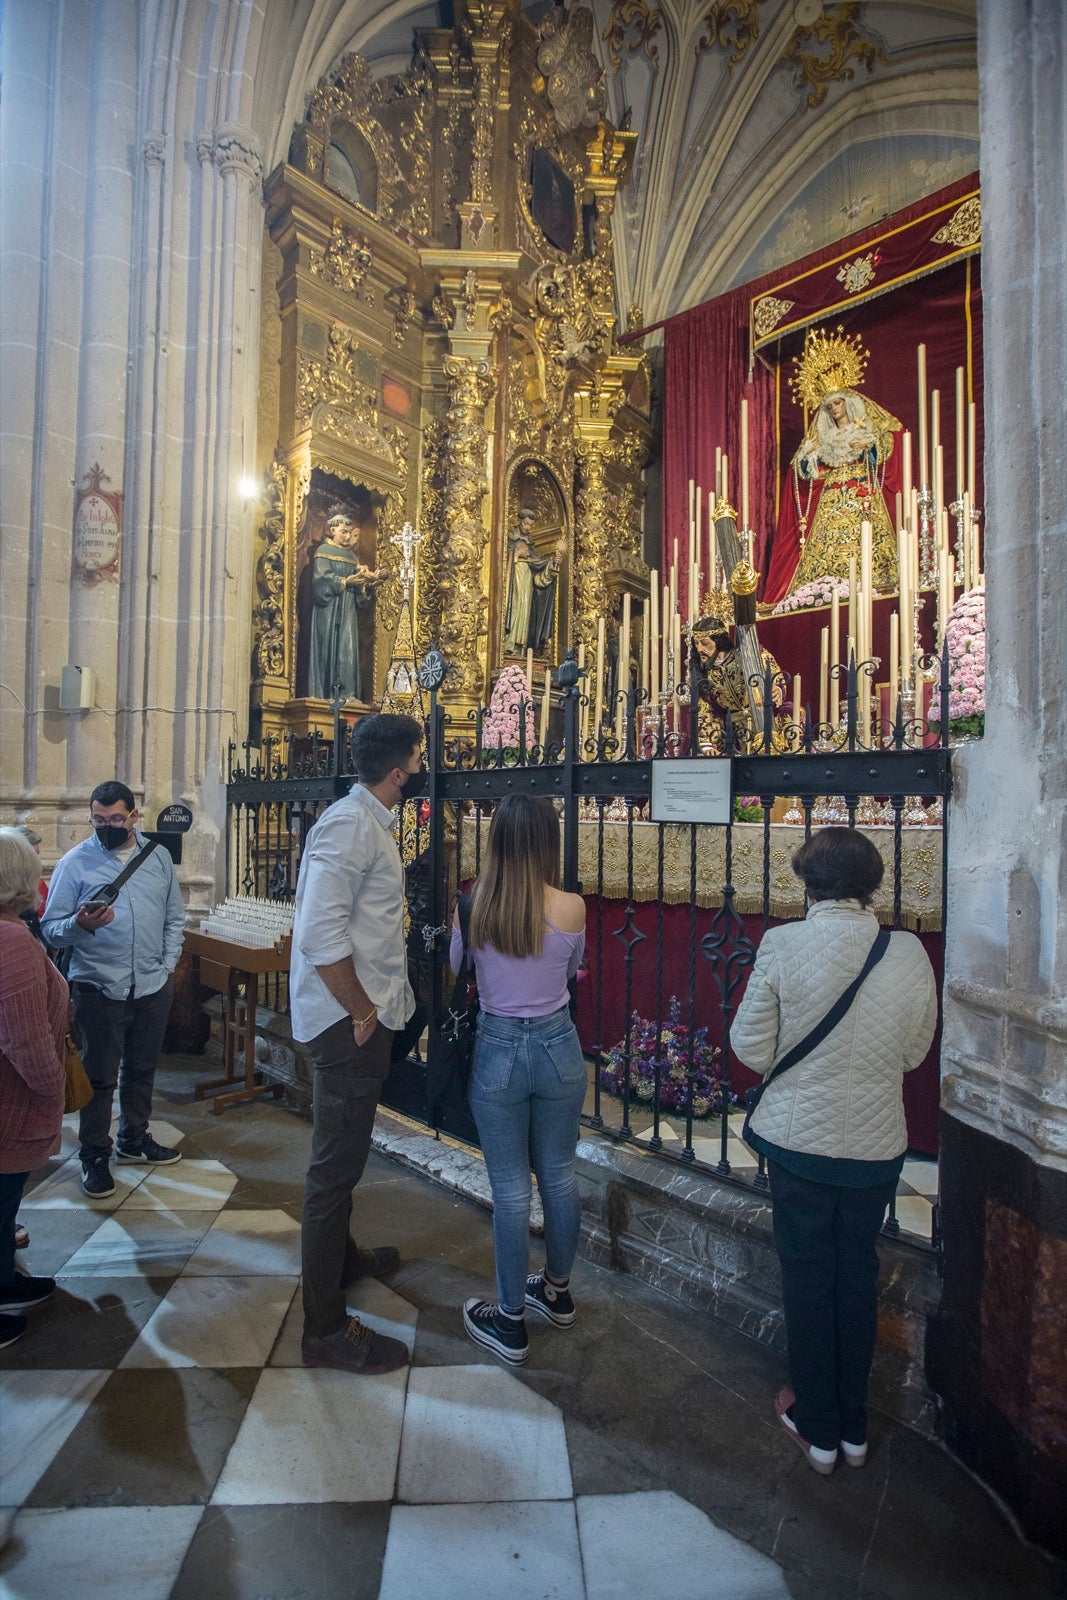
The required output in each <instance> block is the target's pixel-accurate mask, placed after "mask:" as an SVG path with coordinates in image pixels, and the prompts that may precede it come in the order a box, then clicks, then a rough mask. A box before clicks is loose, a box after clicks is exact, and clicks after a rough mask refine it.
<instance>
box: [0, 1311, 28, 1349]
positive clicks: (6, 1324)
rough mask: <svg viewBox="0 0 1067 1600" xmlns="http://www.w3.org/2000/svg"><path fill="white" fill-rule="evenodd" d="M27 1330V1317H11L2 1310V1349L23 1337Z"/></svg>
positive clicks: (0, 1340) (0, 1342)
mask: <svg viewBox="0 0 1067 1600" xmlns="http://www.w3.org/2000/svg"><path fill="white" fill-rule="evenodd" d="M25 1332H26V1318H25V1317H9V1316H5V1315H4V1313H3V1312H0V1350H6V1349H7V1347H8V1345H9V1344H14V1343H15V1341H16V1339H21V1338H22V1335H23V1334H24V1333H25Z"/></svg>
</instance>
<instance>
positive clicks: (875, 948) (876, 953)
mask: <svg viewBox="0 0 1067 1600" xmlns="http://www.w3.org/2000/svg"><path fill="white" fill-rule="evenodd" d="M888 949H889V933H888V930H887V929H885V928H879V929H878V932H877V934H876V935H875V940H874V943H873V944H872V945H871V948H870V951H869V952H868V955H867V959H866V961H865V962H864V963H863V965H862V967H861V968H860V970H859V971H858V972H857V974H856V976H855V977H854V978H853V980H852V982H851V983H850V984H849V986H848V988H847V989H846V990H845V992H844V994H842V995H839V996H838V998H837V999H836V1000H835V1001H834V1003H833V1005H832V1006H831V1007H830V1009H829V1011H828V1012H827V1013H826V1015H825V1017H823V1019H822V1021H821V1022H817V1023H816V1024H815V1026H814V1028H812V1030H811V1032H810V1033H806V1034H805V1035H804V1037H803V1039H801V1041H800V1043H799V1044H795V1045H794V1046H793V1048H792V1050H787V1051H786V1053H785V1055H784V1056H783V1057H782V1059H781V1061H779V1062H778V1063H777V1065H776V1066H775V1068H774V1071H773V1072H769V1073H768V1074H767V1076H766V1077H765V1078H764V1080H763V1082H762V1083H754V1084H753V1085H752V1088H751V1089H746V1091H745V1123H744V1127H743V1128H742V1129H741V1137H742V1139H744V1141H745V1143H746V1144H751V1142H752V1141H751V1140H750V1139H749V1134H750V1132H751V1131H752V1114H753V1112H754V1111H755V1109H756V1107H757V1106H758V1105H759V1103H760V1101H761V1100H762V1099H763V1096H764V1093H765V1092H766V1090H767V1089H768V1088H769V1087H770V1085H771V1084H772V1083H773V1082H774V1080H775V1078H777V1077H778V1076H779V1074H780V1073H783V1072H788V1071H789V1068H790V1067H795V1066H796V1064H797V1062H798V1061H803V1059H804V1057H805V1056H810V1054H811V1052H812V1051H813V1050H814V1049H815V1047H816V1045H820V1044H822V1042H823V1040H824V1039H825V1038H826V1036H827V1034H830V1033H832V1032H833V1031H834V1029H835V1028H836V1027H837V1024H838V1023H839V1022H840V1021H841V1018H842V1017H843V1016H844V1015H845V1012H846V1011H847V1010H848V1008H849V1006H850V1005H851V1004H852V1002H853V1000H855V998H856V996H857V995H858V994H859V992H860V986H861V985H862V983H863V981H864V979H865V978H866V977H867V975H868V974H869V973H870V972H872V971H873V969H874V968H875V967H876V966H877V965H878V963H879V961H881V959H882V957H883V956H884V955H885V953H886V951H887V950H888Z"/></svg>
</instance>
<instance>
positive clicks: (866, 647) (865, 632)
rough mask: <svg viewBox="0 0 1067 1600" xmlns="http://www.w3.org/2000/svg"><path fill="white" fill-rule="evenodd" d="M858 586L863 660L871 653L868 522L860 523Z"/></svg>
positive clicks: (871, 581)
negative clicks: (860, 591) (861, 596)
mask: <svg viewBox="0 0 1067 1600" xmlns="http://www.w3.org/2000/svg"><path fill="white" fill-rule="evenodd" d="M860 585H861V587H862V589H863V611H862V617H861V623H860V631H861V635H862V651H863V659H864V660H865V661H866V659H867V657H868V656H870V655H871V654H872V653H873V637H874V630H873V626H872V623H873V612H872V609H871V608H872V600H873V591H874V528H873V526H872V524H871V523H869V522H861V523H860Z"/></svg>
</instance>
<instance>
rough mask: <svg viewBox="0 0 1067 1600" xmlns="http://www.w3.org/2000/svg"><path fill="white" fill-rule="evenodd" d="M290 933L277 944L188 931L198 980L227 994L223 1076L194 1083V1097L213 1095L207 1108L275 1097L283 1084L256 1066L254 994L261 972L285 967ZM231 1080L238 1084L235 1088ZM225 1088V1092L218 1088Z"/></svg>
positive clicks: (285, 968) (189, 944) (188, 939)
mask: <svg viewBox="0 0 1067 1600" xmlns="http://www.w3.org/2000/svg"><path fill="white" fill-rule="evenodd" d="M291 946H292V940H291V938H286V939H285V941H284V943H283V944H282V946H281V948H280V949H279V948H278V947H277V946H275V945H269V946H268V947H267V948H265V949H264V948H262V947H260V946H257V945H247V944H238V943H237V942H236V940H233V939H219V938H217V937H216V935H215V934H212V933H197V932H192V931H190V932H187V933H186V935H185V948H186V950H188V952H189V954H190V955H192V956H195V957H196V958H197V964H198V966H199V969H200V982H201V983H202V984H204V985H205V987H206V988H208V989H216V990H218V992H219V993H220V994H223V995H225V997H226V1009H225V1012H224V1014H223V1035H222V1060H223V1065H224V1067H225V1069H226V1076H225V1077H224V1078H214V1079H212V1080H211V1081H210V1082H209V1083H198V1084H197V1085H196V1088H195V1094H196V1098H197V1099H198V1100H202V1099H203V1098H204V1096H205V1095H209V1094H210V1095H214V1096H215V1103H214V1105H213V1106H212V1108H211V1109H212V1110H213V1111H216V1112H222V1111H223V1110H225V1108H226V1107H227V1106H231V1105H236V1104H237V1103H238V1101H241V1100H258V1099H259V1098H260V1096H261V1095H265V1094H270V1095H274V1096H275V1097H277V1096H278V1095H280V1094H281V1093H282V1090H283V1089H284V1084H280V1083H268V1082H266V1081H265V1080H264V1079H263V1077H262V1075H261V1074H260V1073H259V1072H257V1070H256V999H257V991H258V989H259V980H260V977H261V976H262V974H263V973H265V972H288V970H289V952H290V949H291ZM239 1055H243V1058H244V1071H243V1073H242V1072H240V1071H238V1070H237V1063H238V1057H239ZM234 1084H240V1085H241V1087H240V1088H237V1089H235V1088H234V1087H233V1085H234ZM223 1091H225V1092H223Z"/></svg>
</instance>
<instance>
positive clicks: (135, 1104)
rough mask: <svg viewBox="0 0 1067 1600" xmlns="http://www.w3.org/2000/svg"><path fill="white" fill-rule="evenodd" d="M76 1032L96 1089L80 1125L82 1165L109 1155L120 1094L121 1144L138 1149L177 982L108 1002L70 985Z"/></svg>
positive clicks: (149, 1110) (170, 980)
mask: <svg viewBox="0 0 1067 1600" xmlns="http://www.w3.org/2000/svg"><path fill="white" fill-rule="evenodd" d="M71 991H72V997H73V1000H74V1033H75V1036H76V1038H77V1040H78V1045H79V1047H80V1049H81V1053H82V1060H83V1061H84V1063H85V1073H86V1077H87V1078H88V1079H89V1082H90V1083H91V1084H92V1086H93V1098H92V1099H91V1100H90V1101H89V1104H88V1105H87V1106H84V1107H83V1108H82V1112H81V1118H80V1121H79V1133H80V1135H81V1149H80V1151H79V1155H80V1156H81V1159H82V1160H83V1161H92V1160H93V1159H94V1158H95V1157H97V1156H109V1155H110V1154H111V1132H110V1129H111V1106H112V1102H113V1100H114V1098H115V1086H116V1084H117V1085H118V1091H119V1143H120V1144H129V1145H139V1144H140V1143H141V1140H142V1139H143V1138H144V1136H145V1134H146V1133H147V1132H148V1119H149V1117H150V1116H151V1115H152V1086H153V1084H154V1083H155V1078H156V1067H157V1065H158V1063H159V1052H160V1051H161V1050H162V1048H163V1035H164V1034H165V1033H166V1031H167V1018H168V1017H169V1016H170V1005H171V1000H172V999H173V996H174V979H173V978H168V979H167V981H166V983H165V984H164V985H163V987H162V989H157V990H156V992H155V994H146V995H135V996H134V998H133V999H132V1000H109V999H108V997H107V995H106V994H102V993H101V992H100V990H99V989H90V988H88V987H87V986H86V985H84V984H80V983H74V984H73V985H72V986H71Z"/></svg>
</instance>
